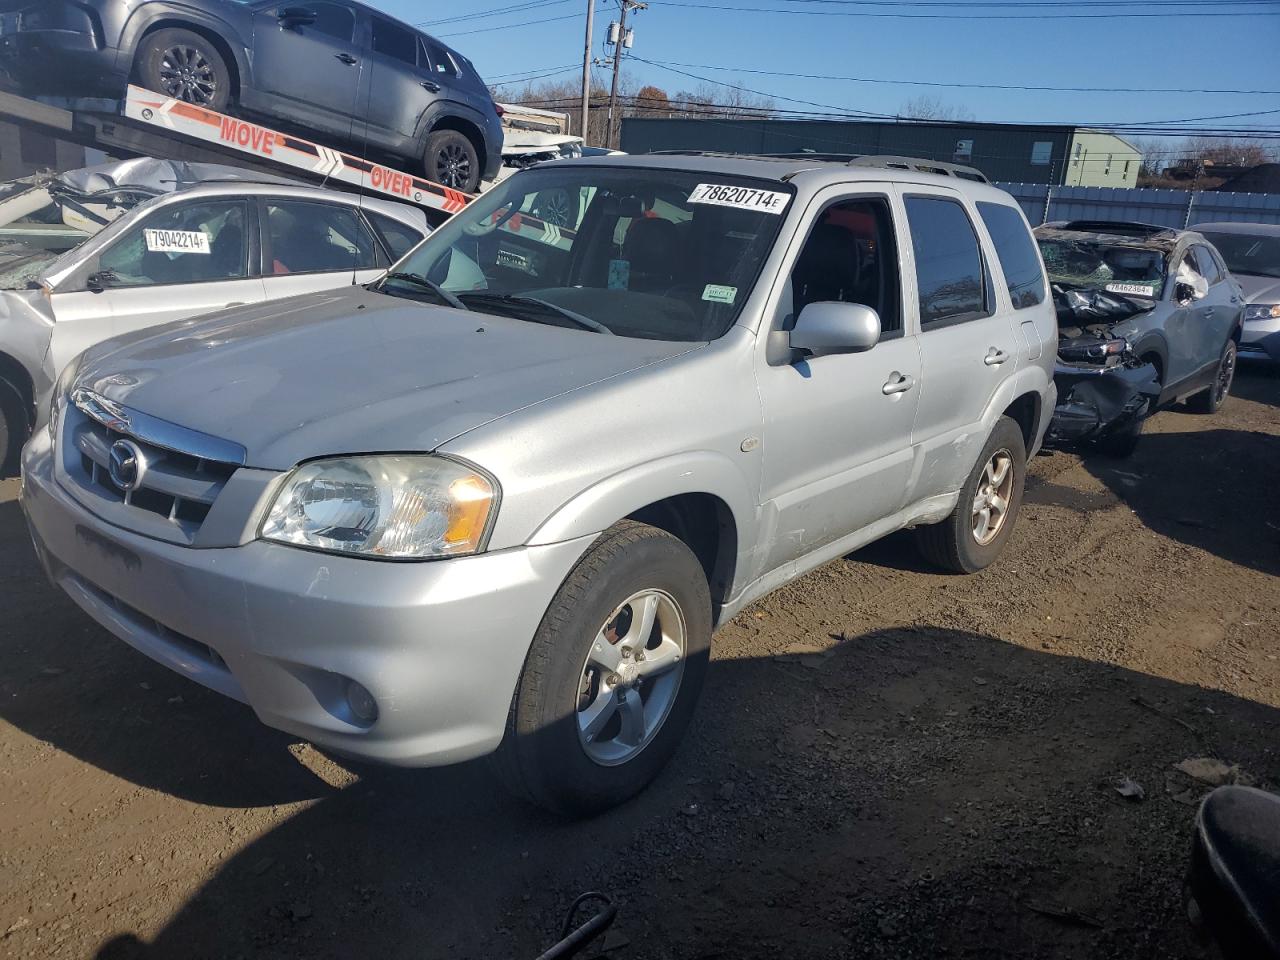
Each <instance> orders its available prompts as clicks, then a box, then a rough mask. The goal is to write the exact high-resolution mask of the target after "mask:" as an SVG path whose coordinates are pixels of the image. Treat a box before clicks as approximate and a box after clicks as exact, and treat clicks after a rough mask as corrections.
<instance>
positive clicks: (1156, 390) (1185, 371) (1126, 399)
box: [1035, 221, 1244, 457]
mask: <svg viewBox="0 0 1280 960" xmlns="http://www.w3.org/2000/svg"><path fill="white" fill-rule="evenodd" d="M1035 233H1036V239H1037V241H1038V242H1039V245H1040V253H1041V255H1042V256H1043V258H1044V262H1045V270H1046V272H1047V274H1048V276H1049V280H1050V283H1051V285H1052V288H1053V298H1054V305H1055V307H1056V308H1057V313H1058V365H1057V368H1056V371H1055V374H1054V381H1055V383H1056V384H1057V386H1058V398H1059V399H1058V406H1057V408H1056V409H1055V411H1054V417H1053V421H1052V423H1051V425H1050V428H1049V436H1048V441H1049V442H1052V443H1054V444H1057V445H1066V444H1077V443H1083V444H1088V445H1090V446H1092V447H1093V448H1095V449H1098V450H1100V451H1101V452H1103V453H1105V454H1108V455H1111V456H1121V457H1122V456H1128V455H1129V454H1130V453H1132V452H1133V450H1134V448H1135V447H1136V446H1137V443H1138V438H1139V436H1140V435H1141V433H1142V423H1143V421H1144V420H1145V419H1146V417H1147V416H1149V415H1150V414H1151V413H1153V412H1155V411H1156V410H1157V409H1159V408H1161V407H1164V406H1168V405H1170V404H1173V403H1176V402H1179V401H1182V400H1187V401H1189V402H1190V404H1191V406H1192V407H1193V408H1195V409H1197V410H1199V411H1201V412H1203V413H1214V412H1216V411H1217V409H1218V407H1219V406H1220V405H1221V404H1222V401H1223V400H1224V399H1225V398H1226V396H1227V394H1228V393H1229V392H1230V389H1231V381H1232V378H1233V376H1234V374H1235V366H1236V351H1237V348H1238V346H1239V343H1240V335H1241V322H1242V314H1243V309H1244V294H1243V291H1242V290H1241V288H1240V285H1239V283H1237V282H1236V280H1235V279H1234V278H1233V277H1232V276H1231V274H1230V272H1229V271H1228V270H1227V268H1226V267H1225V266H1224V265H1223V262H1222V257H1221V255H1219V253H1218V252H1217V251H1216V250H1215V249H1214V248H1213V246H1212V244H1210V243H1209V242H1208V241H1207V240H1206V239H1205V238H1204V237H1203V236H1201V235H1200V234H1198V233H1194V232H1191V231H1186V230H1173V229H1170V228H1166V227H1158V226H1151V225H1148V224H1140V223H1119V222H1117V223H1110V222H1105V221H1072V222H1069V223H1054V224H1046V225H1045V226H1042V227H1040V228H1038V229H1037V230H1036V231H1035Z"/></svg>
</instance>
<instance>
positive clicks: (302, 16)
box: [276, 7, 316, 30]
mask: <svg viewBox="0 0 1280 960" xmlns="http://www.w3.org/2000/svg"><path fill="white" fill-rule="evenodd" d="M276 19H277V20H278V21H280V26H282V27H284V28H285V29H286V30H287V29H289V28H291V27H305V26H310V25H311V24H313V23H315V22H316V12H315V11H314V10H310V9H308V8H307V7H282V8H281V9H279V10H277V11H276Z"/></svg>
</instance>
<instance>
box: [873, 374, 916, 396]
mask: <svg viewBox="0 0 1280 960" xmlns="http://www.w3.org/2000/svg"><path fill="white" fill-rule="evenodd" d="M915 385H916V378H915V377H912V376H908V375H906V374H901V373H899V372H898V371H897V370H895V371H893V373H891V374H889V379H888V380H886V381H885V382H884V386H883V387H881V388H880V392H881V393H883V394H884V395H885V396H886V397H891V396H893V395H894V394H895V393H906V392H907V391H908V390H910V389H911V388H912V387H914V386H915Z"/></svg>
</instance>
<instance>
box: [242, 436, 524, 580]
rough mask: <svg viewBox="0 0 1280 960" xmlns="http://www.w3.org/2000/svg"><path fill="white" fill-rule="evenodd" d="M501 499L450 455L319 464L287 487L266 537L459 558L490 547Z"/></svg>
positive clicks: (381, 553) (298, 472)
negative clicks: (487, 542)
mask: <svg viewBox="0 0 1280 960" xmlns="http://www.w3.org/2000/svg"><path fill="white" fill-rule="evenodd" d="M497 497H498V490H497V484H496V483H495V482H494V481H493V480H491V479H489V478H488V477H486V476H484V475H483V474H481V473H480V472H479V471H478V470H476V469H475V468H474V467H471V466H469V465H467V464H464V463H459V462H458V461H456V460H448V459H445V458H444V457H434V456H364V457H341V458H336V459H332V460H316V461H313V462H312V463H304V464H303V465H302V466H300V467H298V468H297V469H295V470H294V471H293V473H292V474H291V475H290V476H289V479H288V480H286V481H285V484H284V486H283V487H282V488H281V490H280V492H279V493H278V494H277V495H276V499H275V502H274V503H273V504H272V505H271V511H270V513H268V514H267V519H266V520H265V521H264V522H263V524H262V534H261V535H262V537H263V538H264V539H266V540H276V541H279V542H280V543H290V544H294V545H296V546H300V547H312V548H314V549H316V550H328V551H331V552H333V553H351V554H359V555H361V556H368V557H385V558H400V559H408V558H414V559H423V558H430V557H456V556H461V555H463V554H468V553H476V552H477V551H479V550H480V549H481V548H482V547H483V546H484V540H485V536H486V535H487V533H488V531H489V525H490V520H491V518H492V516H493V508H494V505H495V503H496V501H497Z"/></svg>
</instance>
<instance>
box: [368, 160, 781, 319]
mask: <svg viewBox="0 0 1280 960" xmlns="http://www.w3.org/2000/svg"><path fill="white" fill-rule="evenodd" d="M792 196H793V188H792V187H790V186H789V185H787V184H784V183H779V182H777V181H755V180H751V179H748V178H744V177H736V176H726V175H724V174H719V173H713V172H704V173H692V172H686V171H682V170H659V169H644V168H640V167H622V166H591V165H587V164H578V163H573V162H566V163H563V164H554V165H551V166H548V167H539V168H536V169H533V170H527V171H524V172H523V173H518V174H516V175H514V176H513V177H511V178H510V179H509V180H507V181H505V182H504V183H502V184H501V185H499V186H498V187H496V188H494V189H493V190H492V191H490V192H489V193H486V194H484V195H483V196H482V197H481V198H480V199H479V200H477V201H475V202H474V203H472V204H471V205H470V206H468V207H467V208H466V209H465V210H463V211H461V212H459V213H458V214H456V215H455V216H454V217H453V219H452V220H450V221H449V222H448V223H447V224H445V225H444V226H443V227H441V228H440V229H439V230H437V231H436V232H435V233H434V234H432V235H431V236H430V237H429V238H428V239H427V240H426V241H424V242H423V244H422V245H421V246H419V247H418V248H417V249H415V250H414V251H413V252H411V253H410V254H409V255H408V256H406V257H405V258H404V259H403V260H401V261H400V262H399V263H397V264H396V265H395V266H394V267H393V268H392V269H391V272H390V273H388V275H387V277H386V279H385V280H384V281H382V282H381V283H380V285H379V286H378V287H377V288H376V289H380V290H381V291H382V292H384V293H387V294H391V295H394V296H403V297H409V298H413V299H422V300H424V301H428V302H434V303H441V304H448V305H449V306H453V307H455V308H462V309H467V310H473V311H477V312H481V313H490V314H498V315H500V316H504V317H512V318H516V319H520V320H526V321H529V322H532V323H545V324H551V325H553V326H560V327H566V328H570V329H576V330H581V331H583V332H591V333H594V334H613V335H616V336H623V337H637V338H644V339H652V340H674V341H686V342H693V341H703V340H713V339H715V338H716V337H719V336H721V335H722V334H724V332H725V331H726V330H728V329H729V327H730V326H731V325H732V324H733V322H734V321H735V320H736V319H737V316H738V312H739V311H740V310H741V309H742V305H743V303H745V301H746V299H747V297H748V296H749V294H750V293H751V288H752V287H753V286H754V285H755V282H756V278H757V276H758V275H759V273H760V268H761V265H762V264H763V262H764V258H765V256H766V255H767V254H768V252H769V249H770V247H771V246H772V245H773V242H774V238H775V237H776V236H777V233H778V229H779V226H780V224H781V222H782V219H783V214H784V212H785V211H786V209H787V207H788V205H789V204H790V202H791V199H792Z"/></svg>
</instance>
